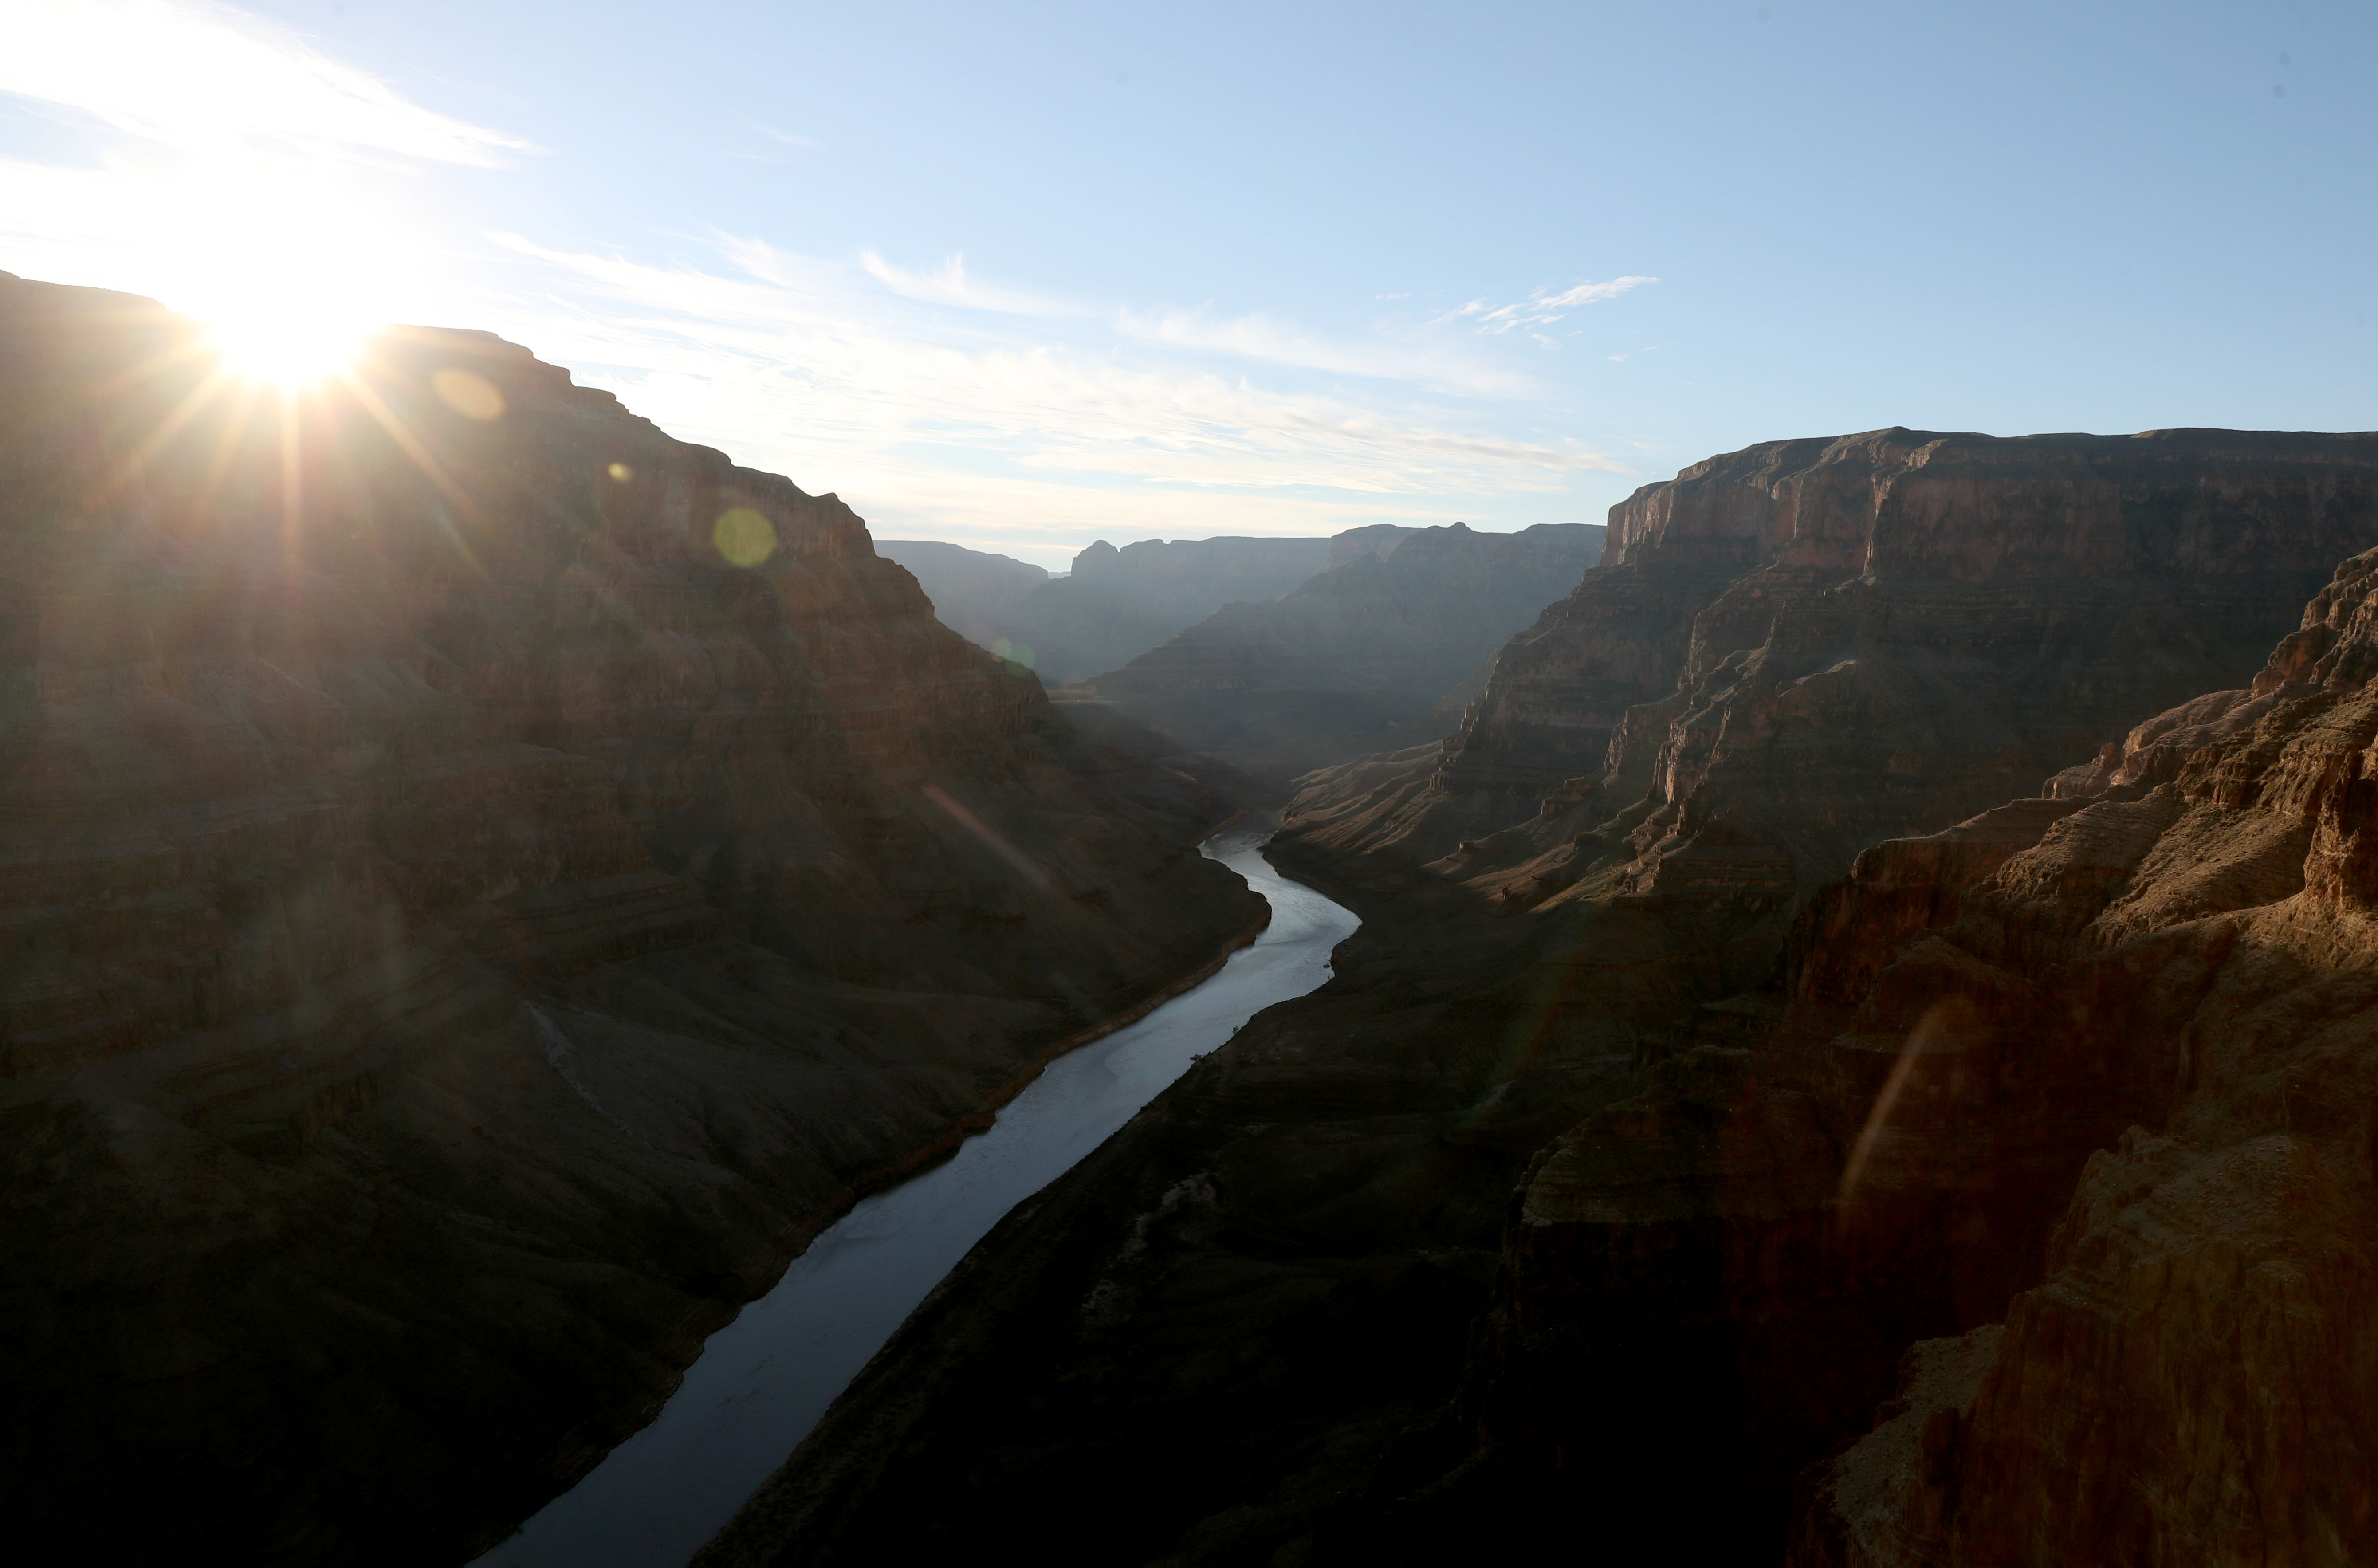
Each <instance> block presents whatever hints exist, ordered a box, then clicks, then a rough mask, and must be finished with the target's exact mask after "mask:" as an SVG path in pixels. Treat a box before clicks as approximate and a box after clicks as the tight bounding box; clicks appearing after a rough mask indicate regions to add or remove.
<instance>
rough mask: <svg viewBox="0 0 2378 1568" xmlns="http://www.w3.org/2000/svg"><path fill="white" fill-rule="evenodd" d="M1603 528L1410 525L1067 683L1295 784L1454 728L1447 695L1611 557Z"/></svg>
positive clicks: (1082, 696) (1072, 692)
mask: <svg viewBox="0 0 2378 1568" xmlns="http://www.w3.org/2000/svg"><path fill="white" fill-rule="evenodd" d="M1602 535H1603V529H1602V528H1601V527H1600V526H1598V525H1589V524H1584V523H1540V524H1538V525H1536V526H1535V527H1532V528H1526V529H1521V530H1519V532H1517V533H1477V532H1474V531H1473V530H1471V529H1470V528H1468V527H1465V526H1464V525H1462V524H1460V523H1455V524H1454V525H1452V526H1451V527H1449V528H1431V529H1424V530H1422V531H1419V532H1417V533H1405V534H1400V535H1399V536H1397V538H1396V544H1397V547H1396V548H1395V549H1394V550H1392V551H1390V552H1388V553H1387V554H1384V555H1379V554H1373V553H1371V552H1369V551H1367V550H1357V551H1354V552H1351V559H1349V560H1348V561H1347V562H1346V563H1345V564H1343V565H1340V566H1337V567H1333V568H1331V569H1328V570H1327V571H1324V572H1322V573H1320V574H1319V575H1317V576H1315V577H1314V578H1313V579H1311V580H1310V581H1306V582H1305V583H1304V584H1303V585H1302V586H1300V587H1298V588H1297V589H1295V590H1294V591H1292V592H1288V593H1284V594H1281V595H1280V596H1279V597H1278V598H1276V599H1269V600H1265V601H1263V602H1260V603H1255V604H1227V605H1225V606H1223V607H1222V608H1221V609H1219V610H1217V611H1216V612H1215V613H1214V614H1213V615H1211V616H1207V617H1206V619H1204V620H1202V621H1200V622H1198V623H1197V624H1196V625H1195V626H1193V627H1191V628H1188V629H1187V630H1186V631H1183V632H1182V633H1181V634H1180V635H1178V636H1176V637H1174V638H1173V639H1172V640H1171V641H1169V642H1167V643H1165V644H1164V645H1163V646H1162V647H1160V648H1156V649H1153V650H1151V651H1149V652H1146V653H1143V654H1141V655H1140V656H1139V657H1138V658H1136V659H1134V660H1133V661H1132V662H1131V663H1130V664H1125V665H1124V666H1123V668H1121V669H1119V670H1113V671H1110V672H1108V673H1107V674H1104V675H1101V676H1098V677H1097V678H1096V679H1095V680H1094V681H1089V682H1085V683H1083V684H1082V685H1081V686H1080V687H1077V688H1069V689H1068V690H1067V691H1066V692H1065V693H1064V696H1065V697H1066V698H1068V699H1079V700H1096V701H1101V702H1107V703H1111V704H1113V705H1115V706H1118V707H1120V708H1122V709H1123V710H1124V712H1128V713H1130V714H1131V715H1133V716H1134V717H1135V718H1137V719H1139V720H1141V721H1142V722H1144V723H1146V724H1150V725H1153V726H1154V727H1155V728H1156V729H1158V730H1159V731H1160V732H1162V733H1165V734H1168V735H1171V736H1176V737H1178V739H1179V740H1180V741H1181V742H1182V743H1183V745H1184V746H1186V747H1188V748H1193V749H1195V750H1198V751H1203V752H1206V753H1208V754H1210V755H1213V756H1216V757H1219V758H1220V759H1221V760H1224V761H1226V762H1228V763H1230V764H1231V765H1232V766H1234V767H1237V768H1239V769H1242V770H1243V771H1245V772H1248V773H1250V774H1254V775H1256V776H1259V777H1262V778H1265V779H1267V780H1268V781H1270V782H1272V783H1273V784H1276V785H1279V786H1285V785H1286V784H1287V782H1288V781H1289V780H1290V779H1291V778H1293V777H1295V776H1296V775H1298V774H1300V773H1303V772H1309V771H1310V770H1312V769H1314V768H1316V767H1320V766H1323V765H1325V764H1327V763H1333V762H1341V761H1344V760H1347V759H1349V758H1351V757H1355V756H1358V755H1361V754H1363V753H1365V752H1371V751H1376V750H1378V749H1379V748H1381V747H1382V746H1385V747H1387V748H1395V747H1397V746H1399V745H1402V744H1407V743H1410V742H1412V741H1423V740H1430V739H1435V737H1436V736H1437V735H1439V734H1442V732H1443V728H1444V727H1445V721H1444V720H1443V719H1442V718H1441V717H1440V714H1439V710H1440V708H1441V707H1442V706H1443V705H1444V704H1445V702H1446V700H1447V698H1448V697H1454V696H1456V695H1457V694H1459V696H1461V697H1464V698H1466V697H1468V696H1471V695H1474V691H1466V690H1464V688H1465V687H1466V686H1469V687H1474V686H1475V685H1476V684H1478V683H1479V682H1481V681H1483V675H1484V669H1483V666H1484V665H1485V664H1486V663H1487V661H1489V660H1490V659H1491V658H1492V657H1493V656H1494V654H1495V652H1496V651H1497V650H1498V649H1500V648H1501V647H1502V646H1503V644H1504V643H1505V642H1507V641H1508V640H1510V638H1511V635H1512V634H1513V633H1514V632H1516V631H1518V630H1519V629H1520V628H1523V627H1525V626H1526V625H1527V624H1528V623H1529V622H1530V621H1531V620H1533V619H1534V618H1535V617H1536V616H1537V615H1538V613H1539V612H1541V611H1542V610H1543V607H1544V606H1545V605H1546V604H1550V603H1551V602H1552V601H1554V600H1555V599H1556V598H1559V597H1560V596H1562V595H1563V594H1565V593H1567V592H1568V590H1569V588H1570V587H1571V586H1572V585H1573V584H1574V583H1575V582H1576V581H1577V579H1578V575H1579V573H1580V572H1582V571H1584V570H1585V569H1587V568H1588V567H1591V566H1592V565H1593V564H1594V562H1595V561H1597V560H1599V559H1600V558H1601V555H1602ZM1333 543H1335V542H1333ZM1282 794H1283V796H1284V794H1285V789H1284V787H1283V789H1282Z"/></svg>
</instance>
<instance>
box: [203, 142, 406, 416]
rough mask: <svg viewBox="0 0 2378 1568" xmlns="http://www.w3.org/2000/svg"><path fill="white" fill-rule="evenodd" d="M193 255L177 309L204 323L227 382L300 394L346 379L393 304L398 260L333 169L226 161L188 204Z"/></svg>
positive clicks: (379, 217)
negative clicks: (235, 380) (254, 383)
mask: <svg viewBox="0 0 2378 1568" xmlns="http://www.w3.org/2000/svg"><path fill="white" fill-rule="evenodd" d="M186 201H187V203H188V206H189V209H190V213H191V217H192V219H193V221H191V222H190V224H189V230H190V233H191V235H192V240H193V243H191V244H188V245H186V246H185V247H184V252H183V255H182V256H181V257H179V258H178V261H177V265H176V267H175V269H174V270H175V272H176V273H177V274H178V277H177V279H176V281H175V284H174V288H173V289H172V291H171V298H170V299H169V303H170V304H173V305H174V306H175V307H176V308H177V309H181V310H184V311H186V312H187V313H188V314H189V315H191V316H193V317H197V318H198V320H199V321H201V322H203V323H204V324H205V326H206V329H207V337H208V340H209V342H210V345H211V346H212V347H213V348H214V349H215V350H216V352H218V353H221V354H222V360H223V366H224V368H225V369H226V370H228V371H230V372H232V373H233V374H234V375H236V376H239V377H243V378H246V379H248V380H251V381H258V382H265V383H270V384H273V385H277V386H280V387H282V388H285V389H295V388H298V387H301V386H304V385H306V384H309V383H312V382H316V381H319V380H322V379H325V378H327V377H331V376H335V375H337V374H339V373H340V372H341V371H343V370H345V369H347V368H348V367H349V365H351V364H352V363H353V361H354V357H355V354H356V353H357V352H358V350H360V348H361V347H362V345H363V341H364V339H365V337H366V335H367V334H368V333H369V332H370V331H371V330H372V329H373V328H374V327H375V326H376V325H377V322H378V316H377V315H376V314H375V307H378V308H380V309H384V308H385V306H386V305H388V304H389V303H390V293H391V288H390V285H391V283H392V281H394V280H393V278H392V275H391V257H393V256H394V255H395V254H397V253H399V252H400V251H402V248H403V246H402V242H401V236H398V235H395V234H392V233H390V232H389V231H390V224H389V222H388V221H387V217H386V215H385V214H382V213H378V212H376V211H374V210H373V209H371V208H370V207H369V206H368V205H367V204H364V203H360V202H358V201H357V200H355V199H354V196H353V193H351V192H350V191H348V190H346V189H345V188H344V187H343V186H342V183H341V181H340V179H339V177H338V172H337V171H336V170H335V169H327V170H326V169H315V168H310V167H309V168H305V169H299V170H295V171H292V170H290V169H288V168H286V167H283V166H282V165H280V164H276V163H272V162H239V161H235V160H233V161H226V162H222V163H221V164H220V165H217V166H214V167H212V168H210V170H209V171H208V172H207V176H206V177H205V178H204V179H203V180H194V181H193V182H192V188H191V190H190V192H189V195H188V196H187V197H186Z"/></svg>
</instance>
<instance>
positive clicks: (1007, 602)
mask: <svg viewBox="0 0 2378 1568" xmlns="http://www.w3.org/2000/svg"><path fill="white" fill-rule="evenodd" d="M875 553H876V554H877V555H879V556H881V557H883V558H884V559H885V560H887V561H897V562H899V563H900V565H902V566H904V567H907V569H908V571H909V574H910V575H911V576H913V577H915V578H916V580H917V586H919V588H922V589H923V590H924V591H925V596H926V597H927V598H929V599H931V601H932V602H933V616H934V618H936V619H937V620H939V621H940V622H941V623H942V624H943V626H945V627H948V628H950V629H951V630H952V631H955V632H956V633H957V634H958V635H959V636H960V637H963V638H966V639H967V640H969V641H971V642H973V643H975V644H976V645H977V646H979V647H983V648H988V647H990V646H991V644H992V643H993V642H995V641H997V640H999V632H998V631H997V629H996V627H997V623H998V620H999V617H1000V616H1003V615H1005V614H1006V613H1007V612H1008V611H1009V610H1011V609H1013V608H1014V607H1015V605H1016V604H1017V603H1019V602H1020V601H1021V600H1022V599H1023V598H1024V596H1025V595H1026V594H1027V593H1029V592H1032V591H1033V590H1034V589H1036V588H1038V587H1039V586H1040V585H1041V584H1043V583H1045V582H1047V581H1049V574H1048V573H1047V572H1046V571H1044V570H1042V569H1040V568H1039V567H1036V566H1034V565H1032V564H1031V563H1030V562H1028V561H1019V560H1016V559H1015V557H1010V556H999V555H993V554H991V552H990V551H988V550H969V549H967V547H966V546H965V545H949V544H944V543H943V542H942V541H941V540H938V539H878V540H877V541H875Z"/></svg>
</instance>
